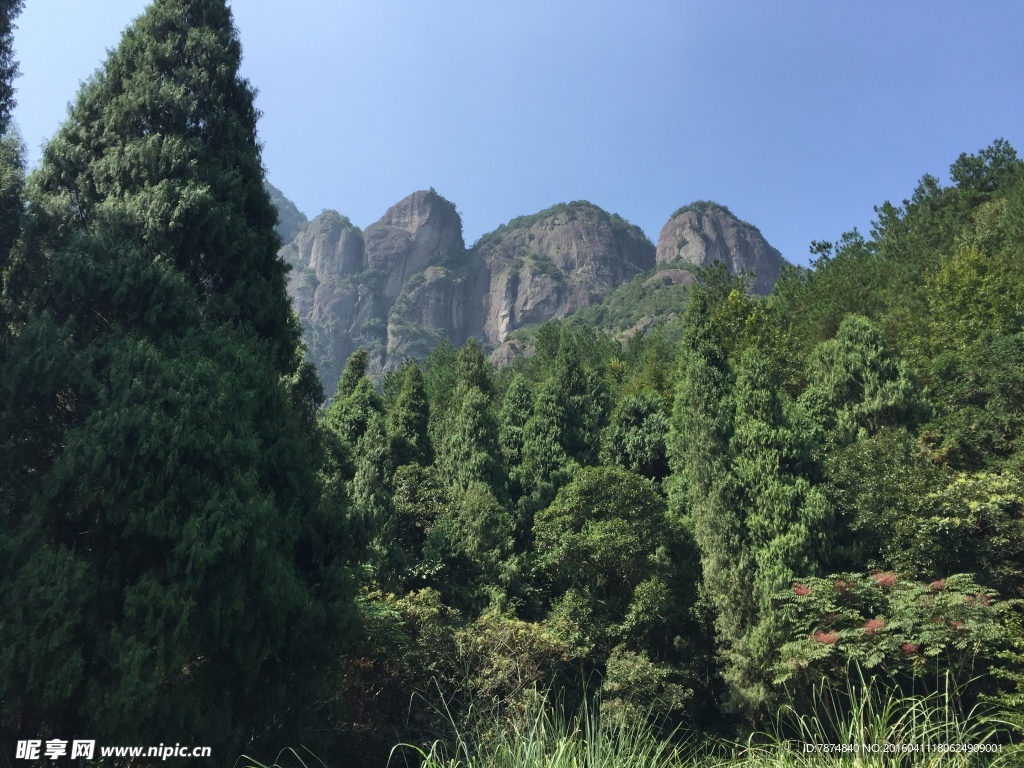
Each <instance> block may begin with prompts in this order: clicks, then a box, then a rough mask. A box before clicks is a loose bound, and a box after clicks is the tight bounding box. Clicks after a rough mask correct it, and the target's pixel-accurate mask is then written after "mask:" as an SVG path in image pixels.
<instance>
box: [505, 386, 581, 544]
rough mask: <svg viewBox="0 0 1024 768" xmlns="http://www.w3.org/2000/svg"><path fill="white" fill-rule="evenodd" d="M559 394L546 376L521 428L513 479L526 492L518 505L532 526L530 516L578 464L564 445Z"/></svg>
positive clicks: (563, 420)
mask: <svg viewBox="0 0 1024 768" xmlns="http://www.w3.org/2000/svg"><path fill="white" fill-rule="evenodd" d="M559 395H560V393H559V390H558V382H557V381H556V379H555V377H552V378H550V379H548V380H547V381H546V382H545V383H544V386H543V387H541V390H540V393H539V394H538V395H537V401H536V403H535V404H534V407H533V414H532V415H531V416H530V418H529V420H528V421H527V422H526V425H525V426H524V427H523V462H522V464H521V465H520V466H519V469H518V470H517V472H516V474H515V479H516V481H517V482H518V483H519V484H520V486H521V487H522V488H523V490H524V492H525V493H526V494H527V495H526V496H524V497H523V499H522V500H521V504H524V505H525V507H524V510H523V511H524V512H526V517H525V522H526V523H527V524H528V526H529V527H532V525H533V520H532V517H530V515H532V513H533V512H535V511H536V510H538V509H542V508H543V507H546V506H547V505H548V503H550V501H551V500H552V499H553V498H554V497H555V492H556V491H557V490H558V488H559V487H560V486H562V485H564V484H565V483H566V482H568V480H569V478H570V477H571V476H572V475H573V473H574V472H575V471H576V469H577V468H578V467H579V464H577V463H576V461H574V460H573V459H572V458H571V457H570V456H569V455H568V454H567V452H566V450H565V448H564V445H565V443H566V442H567V440H566V437H565V424H566V415H565V409H564V407H563V405H562V398H561V397H560V396H559Z"/></svg>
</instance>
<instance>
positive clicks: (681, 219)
mask: <svg viewBox="0 0 1024 768" xmlns="http://www.w3.org/2000/svg"><path fill="white" fill-rule="evenodd" d="M657 258H658V263H659V264H667V263H670V262H673V261H684V262H687V263H689V264H694V265H696V266H698V267H705V266H707V265H709V264H710V263H711V262H713V261H715V260H716V259H717V260H719V261H721V262H723V263H724V264H725V265H726V266H728V267H729V271H731V272H732V273H733V274H738V273H740V272H753V273H754V282H753V284H752V285H751V290H752V291H753V292H754V293H758V294H761V295H762V296H765V295H767V294H769V293H771V290H772V288H773V287H774V286H775V282H776V281H777V280H778V279H779V272H780V271H781V269H782V265H783V264H784V263H785V259H783V258H782V254H780V253H779V252H778V251H777V250H775V249H774V248H772V247H771V246H770V245H769V244H768V241H767V240H765V239H764V237H763V236H762V235H761V232H760V231H759V230H758V229H757V227H755V226H753V225H752V224H748V223H746V222H745V221H741V220H740V219H738V218H736V217H735V216H734V215H733V214H732V212H731V211H730V210H729V209H728V208H726V207H725V206H724V205H719V204H718V203H710V202H697V203H691V204H690V205H688V206H685V207H684V208H680V209H679V210H678V211H676V212H675V214H673V216H672V218H670V219H669V220H668V222H667V223H666V224H665V226H664V227H662V229H661V234H660V235H658V255H657Z"/></svg>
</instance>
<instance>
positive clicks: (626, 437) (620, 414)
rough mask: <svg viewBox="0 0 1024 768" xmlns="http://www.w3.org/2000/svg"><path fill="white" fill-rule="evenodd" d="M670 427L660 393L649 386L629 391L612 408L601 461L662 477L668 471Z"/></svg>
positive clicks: (647, 474)
mask: <svg viewBox="0 0 1024 768" xmlns="http://www.w3.org/2000/svg"><path fill="white" fill-rule="evenodd" d="M668 430H669V420H668V418H667V417H666V416H665V413H664V404H663V403H662V401H661V398H660V397H659V396H658V395H656V394H654V393H652V392H649V391H646V390H645V391H641V392H639V393H637V394H635V395H629V396H627V397H625V398H623V399H622V401H621V402H620V403H619V404H618V405H617V406H615V410H614V411H613V412H612V417H611V423H610V424H609V425H608V429H607V430H606V431H605V435H604V438H603V440H602V442H601V462H602V463H603V464H615V465H618V466H620V467H622V468H623V469H628V470H630V471H631V472H636V473H637V474H639V475H643V476H644V477H647V478H649V479H651V480H661V479H663V478H665V477H666V476H667V475H668V458H667V457H666V455H665V437H666V435H667V434H668Z"/></svg>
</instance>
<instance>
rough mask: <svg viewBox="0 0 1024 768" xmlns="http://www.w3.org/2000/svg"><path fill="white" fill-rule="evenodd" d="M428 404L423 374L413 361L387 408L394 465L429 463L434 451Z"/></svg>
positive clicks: (407, 367)
mask: <svg viewBox="0 0 1024 768" xmlns="http://www.w3.org/2000/svg"><path fill="white" fill-rule="evenodd" d="M429 425H430V405H429V403H428V402H427V392H426V387H425V385H424V383H423V373H422V372H421V371H420V367H419V366H418V365H416V363H410V364H408V365H406V366H405V369H404V374H403V376H402V386H401V389H400V390H399V391H398V394H397V396H396V397H395V400H394V402H393V403H392V404H391V407H390V408H389V409H388V434H389V435H390V437H391V454H392V461H393V463H394V466H396V467H398V466H401V465H402V464H409V463H411V462H417V463H419V464H422V465H424V466H426V465H428V464H430V463H431V461H432V459H433V450H432V448H431V445H430V436H429V434H428V428H429Z"/></svg>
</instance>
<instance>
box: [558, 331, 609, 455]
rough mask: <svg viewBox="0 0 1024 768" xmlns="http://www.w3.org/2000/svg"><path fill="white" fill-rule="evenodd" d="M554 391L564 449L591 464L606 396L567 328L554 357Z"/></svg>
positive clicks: (577, 342)
mask: <svg viewBox="0 0 1024 768" xmlns="http://www.w3.org/2000/svg"><path fill="white" fill-rule="evenodd" d="M554 392H555V394H556V396H557V397H558V399H559V404H560V407H561V411H562V418H563V421H562V424H561V431H562V438H561V444H562V448H563V449H564V450H565V452H566V454H567V455H568V456H569V457H571V458H573V459H575V460H576V461H577V462H579V463H580V464H592V463H593V462H594V460H595V459H596V458H597V447H598V444H599V440H598V435H599V431H600V427H601V423H600V422H601V415H602V414H601V403H602V400H603V397H602V394H603V393H601V392H600V391H599V387H598V386H596V382H594V381H592V380H591V379H590V377H588V375H587V371H586V369H585V368H584V366H583V359H582V355H581V354H580V345H579V341H578V340H577V338H576V336H575V335H574V334H573V333H572V331H571V330H569V328H568V326H563V327H562V334H561V338H560V340H559V344H558V355H557V356H556V357H555V370H554Z"/></svg>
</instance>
